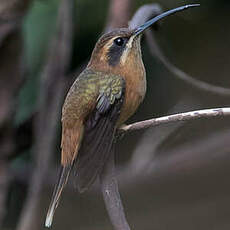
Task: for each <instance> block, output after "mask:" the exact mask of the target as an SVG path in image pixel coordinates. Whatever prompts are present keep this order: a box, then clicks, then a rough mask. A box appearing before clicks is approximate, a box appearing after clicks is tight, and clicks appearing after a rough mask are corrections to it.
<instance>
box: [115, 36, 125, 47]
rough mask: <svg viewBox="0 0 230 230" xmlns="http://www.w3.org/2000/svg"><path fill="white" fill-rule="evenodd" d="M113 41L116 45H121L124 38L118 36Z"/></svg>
mask: <svg viewBox="0 0 230 230" xmlns="http://www.w3.org/2000/svg"><path fill="white" fill-rule="evenodd" d="M114 43H115V44H116V45H117V46H122V45H123V44H124V39H123V38H121V37H119V38H116V39H115V40H114Z"/></svg>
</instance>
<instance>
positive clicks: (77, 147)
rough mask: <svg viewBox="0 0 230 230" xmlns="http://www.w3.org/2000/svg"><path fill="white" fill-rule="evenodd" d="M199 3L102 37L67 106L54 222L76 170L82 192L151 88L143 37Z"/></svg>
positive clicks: (50, 214)
mask: <svg viewBox="0 0 230 230" xmlns="http://www.w3.org/2000/svg"><path fill="white" fill-rule="evenodd" d="M195 6H199V4H190V5H185V6H181V7H178V8H175V9H172V10H169V11H167V12H164V13H162V14H160V15H158V16H156V17H154V18H152V19H151V20H149V21H147V22H146V23H144V24H143V25H141V26H139V27H137V28H135V29H128V28H120V29H114V30H113V31H111V32H108V33H106V34H104V35H102V36H101V38H100V39H99V40H98V42H97V43H96V45H95V48H94V50H93V52H92V55H91V58H90V61H89V63H88V65H87V67H86V68H85V70H83V72H82V73H81V74H80V75H79V76H78V77H77V79H76V80H75V82H74V83H73V85H72V86H71V88H70V90H69V92H68V94H67V96H66V99H65V102H64V105H63V108H62V120H61V121H62V140H61V149H62V153H61V171H60V176H59V180H58V183H57V184H56V186H55V189H54V192H53V196H52V200H51V203H50V206H49V210H48V213H47V217H46V222H45V226H46V227H50V226H51V224H52V220H53V215H54V212H55V209H56V208H57V206H58V202H59V199H60V196H61V193H62V190H63V188H64V186H65V184H66V183H67V180H68V177H69V174H70V172H71V169H72V168H73V166H75V167H74V170H75V171H76V175H75V179H76V185H77V188H78V190H79V191H80V192H84V191H85V190H87V189H88V188H89V187H90V186H91V185H92V184H93V182H94V181H95V179H96V178H97V176H98V175H99V174H100V173H101V171H102V169H103V167H104V165H105V163H106V161H107V159H108V158H109V154H110V152H111V149H112V147H113V146H114V145H113V141H114V139H115V132H116V130H117V129H118V128H119V127H120V126H121V125H122V124H124V122H125V121H126V120H127V119H128V118H129V117H130V116H131V115H133V114H134V113H135V111H136V110H137V108H138V107H139V105H140V103H141V102H142V101H143V99H144V97H145V93H146V74H145V67H144V64H143V61H142V54H141V45H140V40H141V39H140V38H141V34H142V33H143V31H145V29H147V28H149V27H150V26H151V25H153V24H154V23H156V22H157V21H159V20H160V19H162V18H164V17H166V16H168V15H171V14H174V13H176V12H178V11H182V10H185V9H188V8H190V7H195Z"/></svg>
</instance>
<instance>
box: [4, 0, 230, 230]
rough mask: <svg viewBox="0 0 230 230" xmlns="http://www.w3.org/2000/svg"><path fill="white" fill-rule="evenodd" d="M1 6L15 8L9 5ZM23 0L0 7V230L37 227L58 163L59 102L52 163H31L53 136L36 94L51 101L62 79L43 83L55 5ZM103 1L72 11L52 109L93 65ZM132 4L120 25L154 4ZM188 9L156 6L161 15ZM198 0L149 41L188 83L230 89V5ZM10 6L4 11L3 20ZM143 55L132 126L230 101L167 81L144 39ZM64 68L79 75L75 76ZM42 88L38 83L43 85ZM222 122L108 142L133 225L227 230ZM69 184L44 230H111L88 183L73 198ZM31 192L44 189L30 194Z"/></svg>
mask: <svg viewBox="0 0 230 230" xmlns="http://www.w3.org/2000/svg"><path fill="white" fill-rule="evenodd" d="M8 2H9V3H10V2H12V4H14V2H17V1H8ZM22 2H23V1H22V0H21V3H20V4H21V5H20V4H19V5H18V4H17V3H16V4H15V9H12V8H10V7H11V6H7V7H8V8H7V7H6V8H4V7H5V5H6V3H0V18H1V20H2V21H1V24H0V36H1V37H0V38H1V40H0V50H1V51H0V102H1V105H0V149H1V150H0V154H1V158H0V186H2V189H0V226H2V227H0V228H1V229H3V230H11V229H17V230H27V229H31V230H36V229H37V230H40V229H43V228H44V220H45V215H46V211H47V208H48V205H49V202H50V198H51V193H52V189H53V186H54V182H55V180H56V176H57V167H58V165H59V159H60V148H59V145H60V130H61V129H60V111H61V104H60V105H59V106H57V108H59V109H58V110H57V118H53V119H52V117H51V118H50V117H49V119H51V121H52V120H53V121H54V124H55V125H56V129H55V131H54V132H53V133H51V135H52V137H53V138H54V140H53V141H51V142H52V146H51V147H50V148H51V149H50V151H49V152H51V155H50V157H49V158H45V157H46V156H45V157H43V158H42V159H47V161H49V163H48V164H47V165H46V164H45V163H44V162H43V163H42V161H41V162H40V163H38V161H39V159H40V158H39V157H37V155H36V154H38V153H39V154H42V153H41V152H42V149H41V146H40V145H39V143H41V142H44V143H46V141H47V143H48V142H49V140H50V139H49V138H50V137H49V135H50V133H49V132H48V131H47V130H46V129H48V128H47V127H49V125H50V126H51V125H52V124H51V122H49V121H47V124H46V122H44V121H45V120H46V118H47V120H48V117H47V116H46V113H44V114H43V116H40V118H37V117H39V116H38V115H37V114H40V112H41V110H42V109H44V106H41V105H40V101H42V98H43V96H41V95H43V91H42V89H43V88H45V89H47V88H46V87H48V90H47V92H48V93H47V92H46V93H47V94H48V97H47V98H52V95H56V96H57V95H59V92H58V90H59V88H58V87H56V86H57V85H58V84H59V82H62V80H60V81H58V80H57V82H56V81H55V71H54V73H52V77H53V80H52V81H50V82H49V81H48V83H47V82H46V81H45V80H44V79H46V78H48V77H47V76H48V75H47V74H44V72H45V71H46V67H47V62H48V61H47V60H49V59H48V57H49V55H47V54H48V53H49V50H50V46H51V42H52V39H53V36H54V34H55V28H56V21H57V12H58V6H59V3H60V1H58V0H39V1H38V0H37V1H33V2H30V1H29V0H26V1H25V5H27V3H28V7H27V6H24V5H23V3H22ZM111 2H112V1H111ZM111 2H110V1H106V0H100V1H90V0H78V1H76V2H75V5H74V8H72V9H73V12H72V13H73V20H72V23H73V41H72V43H71V44H72V47H71V52H70V57H69V61H68V62H67V63H68V67H65V68H64V71H63V72H64V73H65V75H66V78H67V79H68V80H67V82H68V83H65V84H66V85H67V86H66V88H64V89H63V91H64V92H63V94H61V93H60V94H61V96H60V97H61V98H62V99H59V100H60V101H63V98H64V95H65V94H66V90H67V89H68V85H69V84H70V83H71V82H72V81H73V80H74V79H75V77H77V76H76V74H77V73H78V71H79V68H80V67H81V66H82V65H83V66H84V63H86V62H87V60H88V58H89V57H90V54H91V51H92V49H93V47H94V45H95V43H96V41H97V39H98V37H99V35H100V34H101V33H102V31H103V29H104V27H105V25H106V24H107V22H108V20H109V19H108V12H109V10H108V9H109V6H110V4H111ZM130 2H131V3H130V5H131V7H130V8H129V12H127V17H128V18H131V17H132V15H133V14H134V12H135V11H136V10H137V9H138V8H139V7H140V6H142V5H143V4H147V3H148V4H149V3H153V2H152V1H148V0H144V1H140V0H133V1H130ZM197 2H198V1H187V0H186V1H172V0H171V1H169V0H168V1H167V0H162V1H157V3H159V4H160V6H161V7H162V8H163V10H167V9H171V8H174V7H177V6H180V5H184V4H187V3H197ZM199 3H201V6H200V8H196V9H191V10H188V11H186V12H183V13H179V14H177V15H175V16H172V17H169V18H167V19H166V20H164V22H162V23H160V25H159V27H158V30H157V31H155V36H156V40H157V43H158V45H159V46H160V47H161V49H162V52H163V53H164V55H165V56H166V57H168V59H169V60H170V62H172V63H173V64H175V65H176V66H177V67H179V68H180V69H182V70H183V71H185V72H186V73H188V74H190V75H191V76H193V77H194V78H195V79H200V80H202V81H205V82H208V83H210V84H213V85H217V86H222V87H225V88H228V87H229V83H230V80H229V74H230V56H229V52H230V27H229V23H230V14H229V12H230V2H229V1H227V0H218V1H217V0H200V1H199ZM7 9H10V10H9V12H8V11H7ZM24 9H27V10H26V11H24ZM18 15H19V17H21V15H23V17H22V21H20V20H19V22H18V21H17V17H18ZM24 15H25V16H24ZM14 16H15V17H14ZM3 19H4V20H5V19H7V20H8V19H10V20H13V21H14V20H15V21H17V23H19V24H20V26H19V27H13V30H12V31H10V33H9V34H7V36H5V37H4V33H6V32H5V31H6V29H5V28H3V26H4V23H6V21H4V20H3ZM2 28H3V29H2ZM60 50H61V48H60ZM142 51H143V59H144V64H145V67H146V72H147V83H148V88H147V95H146V98H145V101H144V103H143V104H142V105H141V106H140V108H139V110H138V111H137V113H136V114H135V115H134V116H133V117H132V118H131V119H130V121H129V123H131V122H133V121H139V120H144V119H149V118H153V117H158V116H163V115H167V114H172V113H177V112H183V111H190V110H195V109H202V108H213V107H227V106H228V105H229V98H230V97H229V96H222V95H217V94H213V93H209V92H205V91H202V90H199V89H196V88H194V87H192V86H191V85H190V84H188V83H186V82H183V81H181V80H179V79H178V78H177V77H176V76H175V75H173V74H172V73H170V71H169V70H168V69H167V68H165V66H164V65H162V63H160V62H159V61H158V60H157V59H156V58H155V57H153V56H151V54H150V52H149V47H148V46H147V44H146V39H145V38H144V39H143V43H142ZM51 56H52V55H51ZM59 64H60V65H62V59H60V62H59ZM51 69H52V68H51ZM60 71H62V70H60ZM51 72H52V71H51ZM73 72H75V73H76V74H74V75H73V74H72V73H73ZM58 73H59V72H57V76H58ZM44 75H45V76H46V77H44ZM42 76H43V77H42ZM41 81H44V82H45V87H44V85H42V83H41ZM44 82H43V83H44ZM49 83H50V85H49ZM46 84H48V86H47V85H46ZM56 84H57V85H56ZM63 84H64V83H63ZM60 85H61V83H60ZM42 87H43V88H42ZM49 87H50V88H49ZM60 87H61V86H60ZM49 95H50V96H49ZM56 96H55V97H54V99H52V100H53V101H55V100H56ZM57 97H58V96H57ZM51 102H52V101H51ZM49 103H50V102H49V101H48V102H47V104H48V106H49ZM45 105H46V104H45ZM47 114H49V110H48V112H47ZM55 119H57V120H55ZM229 121H230V120H229V118H228V117H221V118H209V119H200V120H198V121H191V122H183V123H182V122H180V123H175V124H171V125H162V126H159V127H156V128H152V129H148V130H145V131H140V132H135V133H134V134H131V135H127V136H125V137H124V138H123V139H122V140H121V141H120V142H119V143H118V144H117V151H116V160H117V168H118V170H117V171H118V179H119V183H120V192H121V196H122V200H123V203H124V206H125V211H126V214H127V218H128V221H129V223H130V226H131V228H132V229H145V230H152V229H156V230H168V229H170V230H174V229H175V230H180V229H181V230H182V229H186V230H190V229H191V230H195V229H196V230H201V229H202V230H206V229H207V230H225V229H226V230H227V229H229V228H230V209H229V204H230V196H229V194H230V182H229V174H230V169H229V164H230V150H229V149H230V143H229V126H228V125H229ZM41 124H42V125H43V126H42V125H41ZM38 126H39V127H38ZM43 128H44V129H43ZM37 130H40V131H37ZM40 138H41V140H40ZM43 146H44V145H43ZM46 149H47V148H46ZM41 157H42V156H41ZM44 161H45V160H44ZM43 166H44V172H43ZM39 167H40V170H41V171H40V172H41V175H43V179H42V180H41V183H40V184H38V185H37V186H38V187H37V188H36V187H35V188H34V190H33V189H32V190H31V189H30V186H31V184H32V183H31V181H30V179H31V178H32V180H35V179H34V178H40V177H39V175H38V176H37V177H36V176H35V177H31V176H32V175H33V173H34V171H35V170H37V174H39V170H38V168H39ZM46 167H47V168H48V170H46ZM72 182H73V180H70V182H69V185H68V186H67V188H66V190H65V191H64V193H63V196H62V199H61V202H60V205H59V207H58V209H57V212H56V215H55V217H54V223H53V229H56V230H61V229H66V230H67V229H68V230H73V229H82V230H91V229H92V230H97V229H98V230H99V229H100V230H102V229H112V226H111V224H110V222H109V219H108V216H107V213H106V210H105V207H104V203H103V200H102V197H101V194H100V193H99V192H98V189H97V186H95V187H93V188H92V190H90V191H89V192H86V193H84V194H79V193H78V192H77V191H76V190H74V188H73V185H72V184H73V183H72ZM40 188H42V190H41V191H40V192H39V193H36V191H38V190H39V189H40ZM33 191H35V192H34V193H33ZM28 197H32V198H31V199H32V200H33V197H36V198H35V199H36V202H37V203H36V205H35V209H36V211H34V210H33V208H32V211H31V210H30V209H26V211H25V209H24V211H23V207H24V208H25V206H24V205H25V203H26V199H27V198H28ZM28 210H29V211H28ZM25 212H31V213H33V214H34V213H35V214H34V216H33V217H31V218H33V221H31V223H30V224H31V226H30V228H25V227H22V226H23V224H22V223H23V221H22V219H23V218H24V215H25ZM27 218H30V217H27Z"/></svg>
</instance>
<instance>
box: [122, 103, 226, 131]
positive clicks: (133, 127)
mask: <svg viewBox="0 0 230 230" xmlns="http://www.w3.org/2000/svg"><path fill="white" fill-rule="evenodd" d="M229 115H230V108H229V107H227V108H213V109H202V110H195V111H190V112H184V113H178V114H174V115H169V116H164V117H159V118H153V119H149V120H145V121H139V122H135V123H133V124H130V125H125V126H123V127H121V128H120V129H119V130H118V132H119V133H121V134H122V135H123V134H127V133H130V132H133V131H137V130H142V129H147V128H150V127H154V126H158V125H162V124H168V123H173V122H178V121H189V120H196V119H200V118H210V117H223V116H229Z"/></svg>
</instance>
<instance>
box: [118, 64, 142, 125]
mask: <svg viewBox="0 0 230 230" xmlns="http://www.w3.org/2000/svg"><path fill="white" fill-rule="evenodd" d="M138 64H139V68H137V66H133V69H132V71H127V73H126V74H125V75H124V78H125V82H126V91H125V101H124V106H123V108H122V110H121V115H120V119H119V122H118V124H119V125H121V124H123V123H124V122H125V121H126V120H127V119H128V118H129V117H130V116H132V115H133V114H134V113H135V112H136V110H137V108H138V107H139V105H140V104H141V102H142V101H143V99H144V97H145V93H146V74H145V68H144V65H143V63H142V61H141V63H138Z"/></svg>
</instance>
